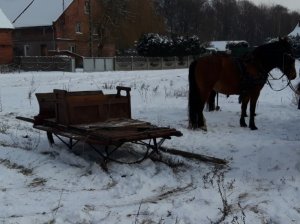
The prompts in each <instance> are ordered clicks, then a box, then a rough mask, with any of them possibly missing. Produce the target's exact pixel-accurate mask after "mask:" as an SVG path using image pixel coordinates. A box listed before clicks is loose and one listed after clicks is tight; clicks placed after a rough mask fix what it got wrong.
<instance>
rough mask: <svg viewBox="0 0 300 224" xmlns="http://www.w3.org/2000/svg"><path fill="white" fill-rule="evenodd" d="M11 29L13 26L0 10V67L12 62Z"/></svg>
mask: <svg viewBox="0 0 300 224" xmlns="http://www.w3.org/2000/svg"><path fill="white" fill-rule="evenodd" d="M13 29H14V27H13V25H12V24H11V22H10V21H9V19H8V18H7V17H6V15H5V14H4V13H3V11H2V10H1V8H0V65H1V64H9V63H11V62H12V61H13V41H12V31H13Z"/></svg>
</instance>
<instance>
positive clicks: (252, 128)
mask: <svg viewBox="0 0 300 224" xmlns="http://www.w3.org/2000/svg"><path fill="white" fill-rule="evenodd" d="M250 129H251V130H252V131H254V130H257V129H258V128H257V127H256V126H251V127H250Z"/></svg>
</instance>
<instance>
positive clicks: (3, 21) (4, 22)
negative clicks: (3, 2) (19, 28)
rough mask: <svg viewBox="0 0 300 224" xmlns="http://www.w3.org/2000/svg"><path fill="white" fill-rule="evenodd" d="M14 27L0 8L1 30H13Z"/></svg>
mask: <svg viewBox="0 0 300 224" xmlns="http://www.w3.org/2000/svg"><path fill="white" fill-rule="evenodd" d="M13 28H14V26H13V25H12V24H11V22H10V21H9V19H8V18H7V17H6V15H5V14H4V12H3V11H2V10H1V8H0V29H13Z"/></svg>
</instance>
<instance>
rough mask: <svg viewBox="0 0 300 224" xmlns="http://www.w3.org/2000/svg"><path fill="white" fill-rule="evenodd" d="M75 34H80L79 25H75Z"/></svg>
mask: <svg viewBox="0 0 300 224" xmlns="http://www.w3.org/2000/svg"><path fill="white" fill-rule="evenodd" d="M75 32H76V33H81V24H80V23H76V26H75Z"/></svg>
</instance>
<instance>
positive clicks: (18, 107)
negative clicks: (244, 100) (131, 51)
mask: <svg viewBox="0 0 300 224" xmlns="http://www.w3.org/2000/svg"><path fill="white" fill-rule="evenodd" d="M296 66H297V71H298V70H299V67H300V63H299V62H297V65H296ZM187 74H188V70H187V69H178V70H156V71H129V72H125V71H124V72H103V73H100V72H99V73H83V72H80V71H77V72H76V73H66V72H21V73H18V72H16V73H9V74H1V76H0V79H1V82H0V116H1V120H0V122H1V125H0V173H1V175H0V201H1V203H0V211H1V212H0V222H1V223H8V224H10V223H22V224H27V223H29V224H31V223H58V224H63V223H64V224H65V223H74V224H75V223H104V224H106V223H109V224H113V223H122V224H123V223H124V224H133V223H135V224H141V223H165V224H175V223H177V224H199V223H201V224H206V223H207V224H208V223H295V224H296V223H299V222H300V202H299V198H300V189H299V186H300V147H299V146H300V126H299V124H300V116H299V115H300V110H298V109H297V105H296V97H295V95H294V93H293V92H292V91H291V89H289V88H286V89H284V90H282V91H279V92H275V91H273V90H271V88H269V87H268V86H267V85H266V86H265V87H264V89H263V90H262V92H261V96H260V98H259V101H258V105H257V116H256V125H257V126H258V128H259V130H257V131H251V130H250V129H249V128H241V127H239V114H240V105H239V104H238V99H237V96H230V97H229V98H227V97H226V96H223V95H220V97H219V104H220V107H221V111H218V112H205V117H206V120H207V125H208V131H207V132H203V131H192V130H190V129H188V128H187V119H188V118H187V103H188V102H187V92H188V81H187ZM272 75H273V76H275V77H280V76H281V73H280V72H279V71H278V70H273V71H272ZM299 81H300V80H299V78H297V80H294V81H293V82H292V83H293V84H294V85H296V84H297V83H298V82H299ZM271 83H272V85H273V87H274V88H277V89H280V88H281V87H282V86H284V85H286V82H285V80H284V79H283V80H277V81H276V80H273V81H271ZM116 85H123V86H130V87H132V91H131V99H132V102H131V104H132V116H133V118H136V119H140V120H145V121H149V122H151V123H153V124H156V125H159V126H170V127H172V128H176V129H178V130H180V131H181V132H182V133H183V136H182V137H174V138H172V139H171V140H167V141H166V142H165V143H164V146H166V147H171V148H176V149H180V150H184V151H189V152H194V153H200V154H204V155H209V156H214V157H218V158H225V159H227V160H228V161H229V165H228V166H226V167H223V168H220V167H217V166H214V165H212V164H207V163H203V162H199V161H195V160H189V159H184V158H181V157H177V156H170V155H167V154H163V158H164V159H165V160H170V161H172V163H170V162H169V163H167V164H166V163H163V162H158V161H152V160H150V159H147V160H145V161H144V162H142V163H140V164H132V165H126V164H117V163H113V162H111V163H108V171H107V172H106V171H104V170H103V169H102V168H101V166H100V165H99V164H98V163H97V157H95V156H92V154H91V153H90V151H89V149H88V147H87V146H86V145H83V144H82V145H78V146H77V147H76V148H75V150H76V151H77V153H79V155H77V154H74V153H73V152H71V151H69V150H68V149H67V148H66V147H65V146H64V144H63V143H61V142H59V141H58V140H57V139H55V142H56V144H55V145H54V146H53V147H52V148H51V147H50V146H49V145H48V141H47V138H46V134H45V132H41V131H38V130H37V129H33V128H32V124H30V123H27V122H23V121H20V120H17V119H15V117H16V116H24V117H32V116H34V115H36V114H37V113H38V104H37V101H36V99H35V98H34V96H33V94H34V93H36V92H50V91H52V90H53V89H66V90H70V91H77V90H97V89H102V90H103V91H104V93H105V94H107V93H116V90H115V89H114V87H115V86H116ZM30 96H31V97H30ZM138 148H139V149H140V147H139V146H135V145H125V146H124V149H123V150H124V151H125V150H127V149H138ZM127 159H131V158H130V157H128V158H127ZM222 201H223V202H224V203H222ZM225 202H226V203H227V205H228V206H227V208H229V213H228V215H227V216H225V218H224V221H222V222H218V221H220V220H222V212H221V211H222V210H224V206H223V205H224V204H225V205H226V203H225Z"/></svg>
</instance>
